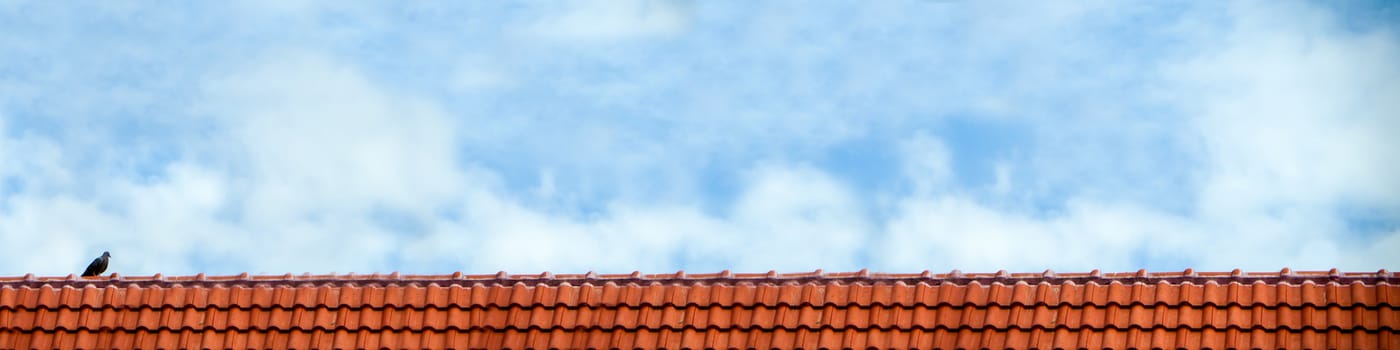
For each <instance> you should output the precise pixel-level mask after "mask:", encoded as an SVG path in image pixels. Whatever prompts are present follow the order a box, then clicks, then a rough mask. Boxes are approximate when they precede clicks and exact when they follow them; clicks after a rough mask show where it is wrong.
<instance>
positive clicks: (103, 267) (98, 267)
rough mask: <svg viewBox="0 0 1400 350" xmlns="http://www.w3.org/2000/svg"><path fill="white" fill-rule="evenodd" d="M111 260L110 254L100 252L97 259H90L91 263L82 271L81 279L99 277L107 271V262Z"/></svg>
mask: <svg viewBox="0 0 1400 350" xmlns="http://www.w3.org/2000/svg"><path fill="white" fill-rule="evenodd" d="M111 258H112V253H108V252H102V256H100V257H98V258H97V259H92V263H91V264H88V268H87V270H83V277H88V276H97V275H101V274H102V272H103V271H107V260H108V259H111Z"/></svg>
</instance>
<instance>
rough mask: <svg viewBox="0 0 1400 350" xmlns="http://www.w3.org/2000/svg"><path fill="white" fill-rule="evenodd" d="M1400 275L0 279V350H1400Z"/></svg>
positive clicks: (853, 274) (1285, 272) (1186, 273)
mask: <svg viewBox="0 0 1400 350" xmlns="http://www.w3.org/2000/svg"><path fill="white" fill-rule="evenodd" d="M1397 277H1400V276H1397V274H1396V273H1391V272H1387V271H1385V270H1381V271H1378V272H1366V273H1342V272H1338V271H1336V270H1332V271H1314V272H1294V271H1289V270H1287V269H1285V270H1283V271H1278V272H1267V273H1242V272H1239V271H1233V272H1220V273H1212V272H1200V273H1198V272H1194V271H1191V270H1187V271H1184V272H1168V273H1149V272H1145V271H1138V272H1129V273H1108V274H1104V273H1098V272H1097V271H1094V272H1090V273H1060V274H1056V273H1053V272H1050V271H1046V272H1044V273H1027V274H1019V273H1018V274H1010V273H1006V272H997V273H986V274H964V273H960V272H957V271H953V272H951V273H945V274H934V273H929V272H924V273H921V274H882V273H868V272H865V271H861V272H851V273H823V272H821V271H816V272H810V273H796V274H777V273H771V272H770V273H766V274H763V273H760V274H731V273H728V272H721V273H713V274H686V273H684V272H677V273H671V274H640V273H633V274H621V275H608V274H603V275H599V274H593V273H588V274H569V275H566V274H559V275H552V274H549V273H544V274H533V275H510V274H506V273H498V274H493V275H463V274H460V273H456V274H452V275H400V274H397V273H395V274H389V275H382V274H373V275H355V274H348V275H309V274H308V275H291V274H287V275H278V276H250V275H247V274H243V275H236V276H204V275H202V274H201V275H196V276H162V275H155V276H138V277H133V276H120V275H116V274H113V275H109V276H102V277H99V278H79V277H73V276H67V277H35V276H32V275H27V276H22V277H0V349H39V348H43V349H49V348H79V349H96V348H103V349H109V348H203V349H254V348H257V349H263V348H301V349H305V348H345V349H381V348H387V349H417V348H455V349H495V348H512V349H527V348H533V349H661V348H665V349H770V348H781V349H791V348H800V349H868V348H879V349H885V348H900V349H905V348H918V349H1229V348H1239V349H1400V335H1397V333H1398V332H1400V310H1397V309H1400V286H1396V285H1394V283H1395V282H1396V281H1397Z"/></svg>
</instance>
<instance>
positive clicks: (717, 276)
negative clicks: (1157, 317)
mask: <svg viewBox="0 0 1400 350" xmlns="http://www.w3.org/2000/svg"><path fill="white" fill-rule="evenodd" d="M1397 278H1400V274H1397V273H1392V272H1389V271H1387V270H1385V269H1381V270H1379V271H1376V272H1345V273H1344V272H1340V271H1338V270H1337V269H1331V270H1329V271H1301V272H1295V271H1291V270H1289V269H1287V268H1285V269H1283V270H1282V271H1278V272H1263V273H1261V272H1250V273H1245V272H1241V271H1240V270H1239V269H1235V270H1234V271H1231V272H1200V273H1198V272H1195V271H1193V270H1191V269H1187V270H1186V271H1183V272H1155V273H1149V272H1147V271H1146V270H1138V271H1136V272H1123V273H1101V272H1100V271H1099V270H1093V271H1090V272H1088V273H1055V272H1053V271H1051V270H1046V271H1045V272H1043V273H1015V274H1013V273H1007V272H1006V270H1000V271H997V272H995V273H963V272H961V271H959V270H953V271H951V272H949V273H940V274H933V273H930V272H929V271H927V270H926V271H924V272H922V273H871V272H869V271H868V270H864V269H863V270H860V271H857V272H836V273H826V272H823V271H822V270H816V271H813V272H801V273H783V274H780V273H777V272H775V271H769V272H767V273H739V274H734V273H730V272H729V270H724V271H721V272H718V273H707V274H687V273H686V272H685V271H684V270H682V271H678V272H676V273H670V274H642V273H641V272H638V271H634V272H632V273H630V274H598V273H596V272H592V271H590V272H588V273H584V274H553V273H550V272H544V273H540V274H515V275H512V274H508V273H506V272H505V271H500V272H497V273H495V274H470V275H469V274H463V273H461V272H454V273H452V274H450V275H448V274H442V275H404V274H400V273H399V272H393V273H390V274H381V273H374V274H355V273H348V274H335V273H331V274H319V275H313V274H311V273H304V274H301V275H293V274H291V273H285V274H281V275H250V274H248V273H246V272H245V273H241V274H238V275H223V276H206V275H205V274H203V273H200V274H197V275H193V276H165V275H163V274H160V273H157V274H155V275H151V276H123V275H120V274H116V273H113V274H110V275H107V276H97V277H76V276H74V275H71V274H70V275H67V276H52V277H36V276H34V274H26V275H24V276H16V277H0V286H34V287H38V286H42V285H57V286H87V285H99V286H106V285H122V284H139V285H157V286H175V285H180V286H200V285H228V286H234V285H248V286H253V285H288V284H290V285H307V284H310V285H331V284H334V285H339V284H345V283H352V284H363V285H376V284H378V285H406V284H419V285H429V284H438V285H474V284H483V285H515V284H525V285H540V284H544V285H561V284H566V283H567V284H570V285H581V284H585V283H587V284H594V285H605V284H608V283H613V284H619V285H623V284H641V285H650V284H696V283H705V284H730V285H739V284H789V283H797V284H807V283H823V282H825V283H848V284H884V283H901V282H902V283H905V284H918V283H930V284H942V283H951V284H960V285H961V284H973V283H977V284H984V285H991V284H998V283H999V284H1003V285H1014V284H1019V283H1026V284H1041V283H1049V284H1065V283H1074V284H1089V283H1096V284H1112V283H1122V284H1137V283H1147V284H1157V283H1168V284H1184V283H1192V284H1209V283H1211V282H1214V283H1217V284H1225V283H1241V284H1253V283H1260V282H1262V283H1267V284H1278V283H1289V284H1305V283H1308V282H1312V283H1318V284H1322V283H1341V284H1351V283H1358V282H1359V283H1362V284H1377V283H1392V282H1394V281H1396V280H1397Z"/></svg>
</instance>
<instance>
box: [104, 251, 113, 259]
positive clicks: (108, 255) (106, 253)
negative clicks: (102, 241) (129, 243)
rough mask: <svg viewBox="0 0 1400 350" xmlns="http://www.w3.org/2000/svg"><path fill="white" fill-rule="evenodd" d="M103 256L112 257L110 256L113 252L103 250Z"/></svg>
mask: <svg viewBox="0 0 1400 350" xmlns="http://www.w3.org/2000/svg"><path fill="white" fill-rule="evenodd" d="M102 257H104V258H110V257H112V253H108V252H102Z"/></svg>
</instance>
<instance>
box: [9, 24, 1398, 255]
mask: <svg viewBox="0 0 1400 350" xmlns="http://www.w3.org/2000/svg"><path fill="white" fill-rule="evenodd" d="M1398 19H1400V8H1397V6H1396V5H1394V4H1391V3H1388V2H1374V3H1372V2H1344V3H1340V4H1336V3H1318V2H1182V3H1162V2H1154V3H1141V2H1036V3H1027V2H993V1H921V0H920V1H879V2H835V1H816V2H813V1H793V2H777V1H774V2H720V1H597V2H592V1H568V2H525V3H507V2H414V3H407V4H406V3H396V2H347V1H330V2H318V1H270V2H256V1H247V2H235V1H230V2H193V3H182V4H168V3H152V2H135V1H120V2H102V3H81V4H79V3H71V2H59V1H36V2H24V1H20V2H4V3H3V4H0V180H3V181H0V241H3V242H4V244H0V274H6V275H14V274H24V273H31V272H32V273H36V274H45V275H63V274H68V273H73V272H78V271H81V269H82V267H83V266H84V265H85V264H86V262H87V261H88V260H90V259H91V258H92V257H94V256H97V255H99V254H101V252H102V251H104V250H110V251H111V252H112V254H113V256H114V260H113V263H112V268H111V272H118V273H123V274H133V275H136V274H153V273H157V272H160V273H165V274H193V273H198V272H205V273H210V274H235V273H240V272H244V271H247V272H252V273H277V274H280V273H284V272H294V273H301V272H313V273H329V272H337V273H346V272H357V273H368V272H389V271H403V272H409V273H448V272H451V271H466V272H469V273H473V272H474V273H488V272H494V271H498V270H506V271H510V272H516V273H536V272H541V271H554V272H582V271H588V270H597V271H602V272H627V271H632V270H642V271H658V272H661V271H675V270H681V269H684V270H687V271H692V272H708V271H718V270H722V269H731V270H735V271H767V270H780V271H810V270H813V269H817V268H822V269H825V270H827V271H838V270H858V269H861V268H870V269H872V270H877V271H891V272H917V271H923V270H933V271H948V270H952V269H961V270H963V271H995V270H998V269H1007V270H1012V271H1042V270H1045V269H1054V270H1057V271H1086V270H1090V269H1096V268H1097V269H1103V270H1136V269H1138V268H1147V269H1152V270H1181V269H1185V268H1187V267H1193V268H1196V269H1198V270H1229V269H1233V268H1243V269H1247V270H1267V271H1276V270H1278V269H1280V268H1282V267H1285V266H1287V267H1292V268H1294V269H1327V268H1332V267H1338V268H1342V269H1346V270H1362V271H1373V270H1376V269H1379V268H1390V269H1395V268H1397V267H1400V254H1395V253H1394V252H1396V251H1400V181H1397V180H1396V179H1400V137H1397V132H1400V64H1396V62H1400V36H1397V35H1400V33H1398V32H1397V25H1396V24H1397V23H1400V20H1398Z"/></svg>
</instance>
